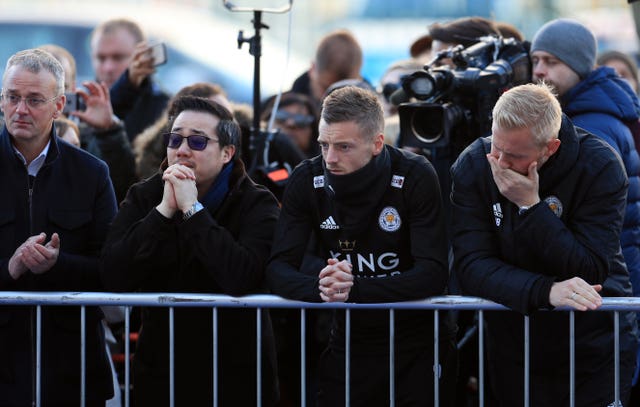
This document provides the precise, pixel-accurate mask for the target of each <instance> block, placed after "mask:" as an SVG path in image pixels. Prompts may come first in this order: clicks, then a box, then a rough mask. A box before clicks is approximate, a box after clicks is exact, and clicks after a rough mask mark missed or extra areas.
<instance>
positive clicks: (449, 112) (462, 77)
mask: <svg viewBox="0 0 640 407" xmlns="http://www.w3.org/2000/svg"><path fill="white" fill-rule="evenodd" d="M446 58H448V59H450V60H451V63H452V65H453V66H452V67H450V66H437V64H438V63H439V62H441V61H442V60H443V59H446ZM530 78H531V62H530V60H529V52H528V43H522V42H519V41H517V40H515V39H513V38H508V39H504V38H502V37H497V36H487V37H481V38H479V40H478V42H477V43H475V44H473V45H471V46H469V47H467V48H464V47H463V46H462V45H459V46H457V47H453V48H450V49H448V50H446V51H442V52H440V53H438V55H437V56H436V57H435V58H434V59H433V60H432V61H430V62H429V63H428V64H427V65H425V67H424V69H423V70H420V71H416V72H414V73H412V74H410V75H408V76H406V77H405V78H404V79H403V80H402V87H401V88H400V89H398V90H397V91H396V92H394V94H393V95H392V96H391V98H390V99H391V102H392V103H394V104H397V105H399V114H400V144H401V146H403V147H404V146H408V147H414V148H419V149H422V151H424V152H425V153H427V155H433V154H437V153H436V152H437V151H438V150H439V151H441V153H439V155H443V154H442V152H446V154H444V156H447V157H448V158H449V159H452V158H455V157H457V156H458V155H459V154H460V152H462V150H463V149H464V148H465V147H466V146H467V145H469V144H470V143H471V142H472V141H473V140H475V139H476V138H478V137H482V136H486V135H489V134H490V132H491V111H492V109H493V106H494V105H495V103H496V101H497V100H498V98H499V97H500V95H501V94H502V93H503V92H504V91H505V90H507V89H509V88H511V87H513V86H517V85H521V84H525V83H529V82H530ZM411 98H415V99H417V100H418V102H409V101H410V100H411ZM407 102H409V103H407Z"/></svg>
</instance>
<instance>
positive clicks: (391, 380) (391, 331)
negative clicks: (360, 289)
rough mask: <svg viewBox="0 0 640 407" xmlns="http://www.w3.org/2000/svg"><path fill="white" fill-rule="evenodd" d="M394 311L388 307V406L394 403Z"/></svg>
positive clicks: (392, 405) (392, 406) (391, 406)
mask: <svg viewBox="0 0 640 407" xmlns="http://www.w3.org/2000/svg"><path fill="white" fill-rule="evenodd" d="M394 319H395V313H394V311H393V308H390V309H389V407H394V406H395V405H396V385H395V381H396V377H395V376H396V375H395V369H394V366H395V352H394V349H393V345H394V343H395V329H394V325H395V324H394Z"/></svg>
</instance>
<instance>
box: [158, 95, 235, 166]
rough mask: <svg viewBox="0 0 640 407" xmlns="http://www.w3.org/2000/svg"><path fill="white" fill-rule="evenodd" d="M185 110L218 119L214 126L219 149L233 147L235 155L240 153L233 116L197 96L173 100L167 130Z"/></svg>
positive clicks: (217, 104)
mask: <svg viewBox="0 0 640 407" xmlns="http://www.w3.org/2000/svg"><path fill="white" fill-rule="evenodd" d="M186 110H190V111H194V112H203V113H209V114H211V115H213V116H216V117H217V118H219V119H220V121H219V122H218V125H217V126H216V134H217V136H218V140H219V144H220V147H224V146H228V145H233V146H235V147H236V153H237V152H239V151H240V140H241V133H240V126H239V125H238V123H237V122H236V121H235V120H234V118H233V115H232V114H231V112H230V111H228V110H227V109H226V108H225V107H224V106H222V105H220V104H219V103H217V102H214V101H212V100H210V99H206V98H201V97H197V96H182V97H178V98H175V99H174V100H173V101H172V103H171V106H170V107H169V123H168V125H167V126H168V128H167V130H168V131H169V130H171V128H172V127H173V123H174V122H175V120H176V117H178V115H179V114H180V113H182V112H184V111H186ZM239 156H240V155H239V154H234V158H233V159H234V160H237V159H239Z"/></svg>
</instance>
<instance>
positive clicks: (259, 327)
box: [256, 307, 262, 407]
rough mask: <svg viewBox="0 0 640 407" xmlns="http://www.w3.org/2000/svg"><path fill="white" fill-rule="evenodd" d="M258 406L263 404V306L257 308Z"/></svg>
mask: <svg viewBox="0 0 640 407" xmlns="http://www.w3.org/2000/svg"><path fill="white" fill-rule="evenodd" d="M256 406H257V407H261V406H262V308H259V307H258V308H256Z"/></svg>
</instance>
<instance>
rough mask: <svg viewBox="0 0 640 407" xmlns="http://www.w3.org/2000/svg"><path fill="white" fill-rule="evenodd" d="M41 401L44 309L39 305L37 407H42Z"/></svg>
mask: <svg viewBox="0 0 640 407" xmlns="http://www.w3.org/2000/svg"><path fill="white" fill-rule="evenodd" d="M32 315H33V314H32ZM32 321H33V319H32ZM32 349H33V348H32ZM41 400H42V307H41V306H40V305H38V306H36V407H40V406H41Z"/></svg>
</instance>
